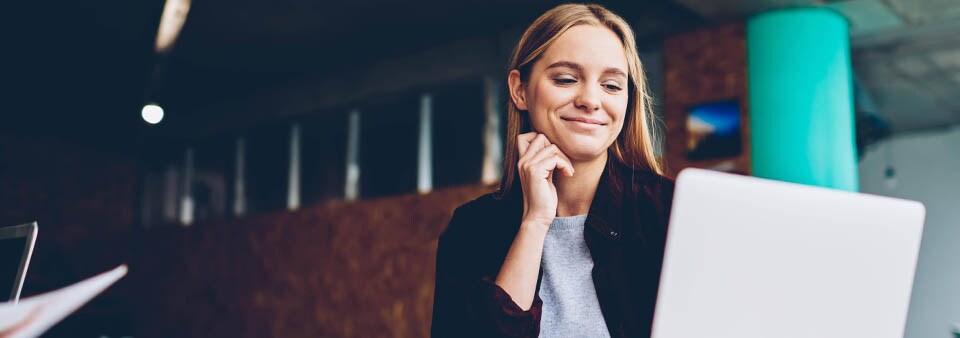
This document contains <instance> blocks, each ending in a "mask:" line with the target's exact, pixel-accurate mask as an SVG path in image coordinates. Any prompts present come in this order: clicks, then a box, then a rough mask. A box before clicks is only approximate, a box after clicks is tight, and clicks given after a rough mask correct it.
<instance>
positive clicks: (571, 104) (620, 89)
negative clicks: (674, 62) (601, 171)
mask: <svg viewBox="0 0 960 338" xmlns="http://www.w3.org/2000/svg"><path fill="white" fill-rule="evenodd" d="M627 69H628V68H627V57H626V53H625V52H624V48H623V44H622V43H620V39H619V38H618V37H617V35H616V34H614V32H613V31H611V30H610V29H608V28H605V27H597V26H592V25H579V26H574V27H572V28H570V29H569V30H567V31H566V32H564V33H563V34H562V35H560V37H559V38H557V40H555V41H554V43H553V44H552V45H551V46H550V47H549V48H547V50H546V51H545V52H544V54H543V55H542V56H541V57H540V59H539V60H537V61H536V62H535V63H534V65H533V67H532V70H531V72H530V77H529V79H528V82H527V83H526V84H524V85H519V84H520V80H519V72H517V71H513V72H511V74H510V87H511V95H512V98H513V100H514V103H516V104H517V107H518V108H520V109H521V110H526V111H528V112H529V114H530V123H531V125H532V126H533V128H534V130H535V131H537V132H539V133H542V134H544V135H546V136H547V139H549V140H550V142H552V143H554V144H556V145H557V146H558V147H559V148H560V150H561V151H562V152H563V153H564V154H566V155H567V157H569V158H570V160H571V161H574V162H580V161H590V160H593V159H596V158H598V157H600V156H603V155H604V154H605V152H606V150H607V148H608V147H610V145H611V144H613V142H614V141H616V139H617V135H619V134H620V130H621V129H623V120H624V116H625V115H626V111H627V103H628V102H629V90H628V87H627V84H628V74H627ZM515 78H516V79H515Z"/></svg>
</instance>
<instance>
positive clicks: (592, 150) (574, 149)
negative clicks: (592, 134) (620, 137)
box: [561, 145, 607, 162]
mask: <svg viewBox="0 0 960 338" xmlns="http://www.w3.org/2000/svg"><path fill="white" fill-rule="evenodd" d="M606 149H607V148H606V147H600V146H587V145H574V146H569V147H563V148H562V149H561V151H563V154H564V155H567V158H569V159H570V161H573V162H590V161H593V160H596V159H597V158H599V157H601V156H603V154H604V152H605V151H606Z"/></svg>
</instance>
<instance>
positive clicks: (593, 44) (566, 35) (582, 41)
mask: <svg viewBox="0 0 960 338" xmlns="http://www.w3.org/2000/svg"><path fill="white" fill-rule="evenodd" d="M557 62H567V63H573V64H577V65H580V66H581V67H582V68H583V69H585V70H602V69H607V68H619V69H622V70H623V71H624V72H626V71H628V69H627V55H626V50H625V49H624V48H623V43H621V42H620V38H619V37H618V36H617V35H616V33H614V32H613V31H612V30H610V29H609V28H606V27H598V26H594V25H578V26H574V27H571V28H570V29H568V30H567V31H566V32H563V34H561V35H560V36H559V37H557V39H556V40H554V41H553V43H552V44H551V45H550V46H549V47H547V50H546V51H544V53H543V56H542V57H541V58H540V60H539V61H538V63H541V65H540V67H546V66H548V65H551V64H554V63H557Z"/></svg>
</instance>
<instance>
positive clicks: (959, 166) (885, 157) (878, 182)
mask: <svg viewBox="0 0 960 338" xmlns="http://www.w3.org/2000/svg"><path fill="white" fill-rule="evenodd" d="M958 147H960V126H954V127H952V128H949V129H944V130H932V131H926V132H918V133H909V134H903V135H897V136H895V137H893V138H892V139H888V140H886V141H884V142H882V143H880V144H878V145H877V146H876V147H874V148H873V149H871V150H868V151H867V152H866V154H864V156H863V160H862V161H861V162H860V190H861V191H862V192H864V193H869V194H876V195H886V196H892V197H898V198H905V199H911V200H917V201H920V202H923V204H924V205H925V206H926V208H927V217H926V222H925V223H924V232H923V242H922V244H921V248H920V259H919V262H918V264H917V276H916V279H915V280H914V286H913V296H912V299H911V303H910V315H909V318H908V320H907V329H906V335H905V337H906V338H921V337H924V338H925V337H942V338H948V337H952V335H951V334H950V332H951V329H952V325H953V323H957V324H960V268H958V267H960V151H958V150H957V149H958ZM887 166H892V167H893V168H894V170H895V172H896V176H895V177H896V179H895V181H891V180H889V179H887V178H886V177H885V175H884V172H885V170H886V168H887Z"/></svg>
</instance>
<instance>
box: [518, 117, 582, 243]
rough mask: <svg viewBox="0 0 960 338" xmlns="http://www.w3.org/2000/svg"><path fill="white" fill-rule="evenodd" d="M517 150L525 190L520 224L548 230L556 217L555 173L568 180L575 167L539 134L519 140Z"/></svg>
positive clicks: (527, 135)
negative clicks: (555, 171)
mask: <svg viewBox="0 0 960 338" xmlns="http://www.w3.org/2000/svg"><path fill="white" fill-rule="evenodd" d="M517 150H518V151H519V154H520V160H519V161H518V162H517V170H518V171H519V173H520V185H521V186H522V188H523V218H522V220H521V224H528V225H539V226H542V227H544V228H547V227H549V226H550V223H552V222H553V219H554V217H556V216H557V188H556V186H554V185H553V173H554V170H557V169H559V170H560V171H562V172H563V173H564V174H566V175H567V176H573V164H572V163H570V159H569V158H567V155H565V154H564V153H563V152H562V151H560V148H558V147H557V146H556V145H555V144H552V143H550V140H548V139H547V137H546V136H545V135H543V134H539V133H536V132H530V133H526V134H521V135H519V136H517Z"/></svg>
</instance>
